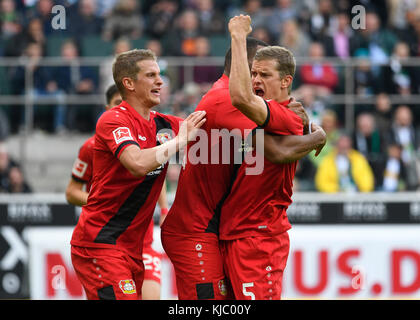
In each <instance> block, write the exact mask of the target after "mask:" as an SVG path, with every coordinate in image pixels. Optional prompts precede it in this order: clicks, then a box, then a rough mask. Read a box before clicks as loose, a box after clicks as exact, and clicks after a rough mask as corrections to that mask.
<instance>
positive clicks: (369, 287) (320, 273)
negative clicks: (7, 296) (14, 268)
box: [26, 225, 420, 300]
mask: <svg viewBox="0 0 420 320" xmlns="http://www.w3.org/2000/svg"><path fill="white" fill-rule="evenodd" d="M72 231H73V228H72V227H63V228H60V227H34V228H28V230H26V232H27V239H28V245H29V265H28V267H29V284H30V295H31V299H42V300H44V299H85V295H84V292H83V289H82V287H81V285H80V283H79V281H78V279H77V277H76V275H75V273H74V270H73V267H72V264H71V258H70V244H69V242H70V238H71V234H72ZM154 234H155V242H154V244H153V246H154V248H155V250H157V251H161V252H163V249H162V246H161V244H160V229H159V227H155V233H154ZM289 235H290V244H291V249H290V254H289V258H288V262H287V267H286V270H285V273H284V277H283V294H282V297H283V299H302V298H303V299H369V298H375V299H399V298H413V299H420V225H419V226H413V225H411V226H408V225H386V226H382V225H381V226H379V225H369V226H367V225H351V226H343V225H328V226H327V225H296V226H294V227H293V228H292V230H290V231H289ZM161 297H162V299H176V297H177V296H176V288H175V280H174V274H173V269H172V265H171V263H170V261H169V260H168V259H167V258H166V257H164V258H163V260H162V294H161Z"/></svg>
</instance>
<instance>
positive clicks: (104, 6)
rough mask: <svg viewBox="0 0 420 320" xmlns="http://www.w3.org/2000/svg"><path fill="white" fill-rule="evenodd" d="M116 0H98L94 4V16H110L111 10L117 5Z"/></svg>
mask: <svg viewBox="0 0 420 320" xmlns="http://www.w3.org/2000/svg"><path fill="white" fill-rule="evenodd" d="M117 2H118V0H99V1H97V3H96V12H95V13H96V15H97V16H99V17H102V18H104V17H107V16H109V15H110V14H111V12H112V9H113V8H114V7H115V5H116V4H117Z"/></svg>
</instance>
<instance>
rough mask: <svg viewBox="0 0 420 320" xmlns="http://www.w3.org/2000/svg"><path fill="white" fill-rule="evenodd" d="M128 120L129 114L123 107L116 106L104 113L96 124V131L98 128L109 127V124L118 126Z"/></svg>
mask: <svg viewBox="0 0 420 320" xmlns="http://www.w3.org/2000/svg"><path fill="white" fill-rule="evenodd" d="M129 118H130V113H129V111H128V110H127V108H126V107H124V105H121V104H120V105H118V106H115V107H113V108H112V109H110V110H107V111H105V112H104V113H103V114H102V115H101V116H100V118H99V119H98V122H97V124H96V130H98V128H100V127H102V126H104V125H109V124H120V123H124V122H126V121H127V120H128V119H129Z"/></svg>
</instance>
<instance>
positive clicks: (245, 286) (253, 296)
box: [242, 282, 255, 300]
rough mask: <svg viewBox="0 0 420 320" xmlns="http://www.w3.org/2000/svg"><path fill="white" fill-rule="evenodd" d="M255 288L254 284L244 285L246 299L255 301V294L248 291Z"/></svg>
mask: <svg viewBox="0 0 420 320" xmlns="http://www.w3.org/2000/svg"><path fill="white" fill-rule="evenodd" d="M253 286H254V282H248V283H242V293H243V294H244V296H246V297H251V300H255V294H254V293H252V292H251V291H247V288H252V287H253Z"/></svg>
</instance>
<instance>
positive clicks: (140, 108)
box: [125, 97, 151, 120]
mask: <svg viewBox="0 0 420 320" xmlns="http://www.w3.org/2000/svg"><path fill="white" fill-rule="evenodd" d="M125 101H127V103H128V104H129V105H130V106H132V107H133V109H134V110H136V111H137V113H138V114H140V115H141V116H142V117H143V118H144V119H146V120H150V109H151V108H149V107H147V106H145V105H144V103H142V102H141V101H139V100H138V99H137V98H136V97H127V98H126V100H125Z"/></svg>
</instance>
